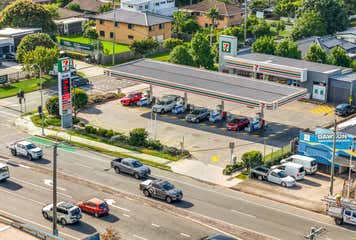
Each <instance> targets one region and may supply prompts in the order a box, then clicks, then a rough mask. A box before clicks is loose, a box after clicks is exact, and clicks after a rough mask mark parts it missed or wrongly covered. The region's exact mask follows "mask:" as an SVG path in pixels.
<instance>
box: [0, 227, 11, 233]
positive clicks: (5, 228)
mask: <svg viewBox="0 0 356 240" xmlns="http://www.w3.org/2000/svg"><path fill="white" fill-rule="evenodd" d="M9 228H10V226H5V227H2V228H0V232H3V231H6V230H7V229H9Z"/></svg>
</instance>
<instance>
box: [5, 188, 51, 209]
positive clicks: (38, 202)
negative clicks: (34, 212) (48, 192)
mask: <svg viewBox="0 0 356 240" xmlns="http://www.w3.org/2000/svg"><path fill="white" fill-rule="evenodd" d="M0 191H1V192H5V193H7V194H9V195H13V196H15V197H18V198H22V199H24V200H27V201H31V202H34V203H36V204H39V205H41V206H44V205H45V204H46V203H43V202H40V201H37V200H34V199H31V198H28V197H25V196H22V195H20V194H17V193H13V192H10V191H6V190H3V189H0Z"/></svg>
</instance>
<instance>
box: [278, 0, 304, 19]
mask: <svg viewBox="0 0 356 240" xmlns="http://www.w3.org/2000/svg"><path fill="white" fill-rule="evenodd" d="M301 4H302V1H301V0H279V1H278V2H277V4H276V5H275V8H274V12H275V13H276V14H277V15H279V16H282V17H294V16H295V14H296V11H297V10H298V8H299V7H300V5H301Z"/></svg>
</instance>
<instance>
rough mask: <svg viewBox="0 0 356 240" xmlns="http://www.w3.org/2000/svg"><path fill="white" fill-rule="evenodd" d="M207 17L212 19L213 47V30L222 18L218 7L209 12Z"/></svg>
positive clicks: (211, 40) (211, 41)
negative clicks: (217, 21) (218, 19)
mask: <svg viewBox="0 0 356 240" xmlns="http://www.w3.org/2000/svg"><path fill="white" fill-rule="evenodd" d="M206 16H207V17H208V18H210V19H211V25H210V47H211V46H212V45H213V38H212V32H213V28H214V27H215V25H216V23H215V21H216V19H217V18H219V17H220V13H219V11H218V9H217V8H216V7H212V8H210V9H209V10H208V12H207V13H206Z"/></svg>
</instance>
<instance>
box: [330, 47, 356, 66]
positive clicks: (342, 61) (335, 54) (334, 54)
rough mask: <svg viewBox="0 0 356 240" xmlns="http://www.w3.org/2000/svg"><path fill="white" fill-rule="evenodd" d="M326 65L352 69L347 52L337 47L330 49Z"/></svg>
mask: <svg viewBox="0 0 356 240" xmlns="http://www.w3.org/2000/svg"><path fill="white" fill-rule="evenodd" d="M328 63H329V64H332V65H336V66H341V67H352V59H351V58H350V57H349V56H348V55H347V52H346V51H345V50H344V49H343V48H341V47H339V46H337V47H334V48H333V49H331V51H330V54H329V56H328Z"/></svg>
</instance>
